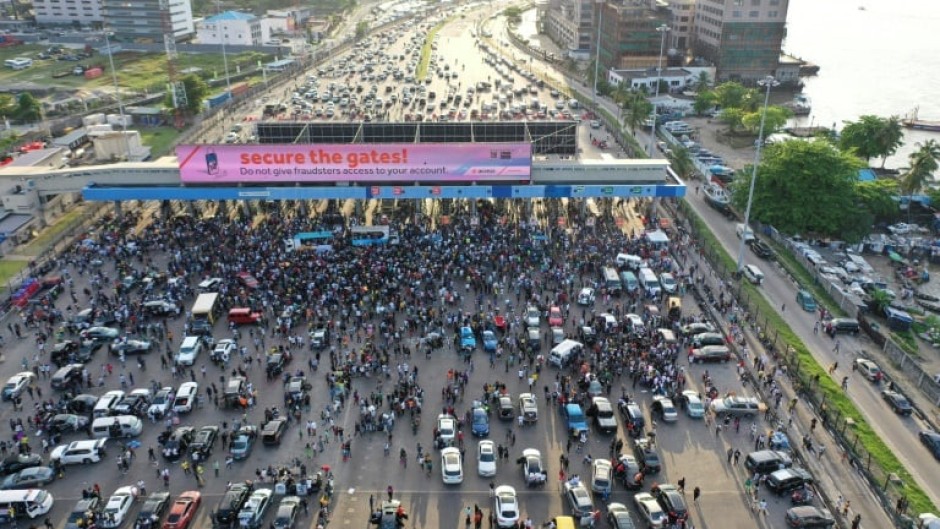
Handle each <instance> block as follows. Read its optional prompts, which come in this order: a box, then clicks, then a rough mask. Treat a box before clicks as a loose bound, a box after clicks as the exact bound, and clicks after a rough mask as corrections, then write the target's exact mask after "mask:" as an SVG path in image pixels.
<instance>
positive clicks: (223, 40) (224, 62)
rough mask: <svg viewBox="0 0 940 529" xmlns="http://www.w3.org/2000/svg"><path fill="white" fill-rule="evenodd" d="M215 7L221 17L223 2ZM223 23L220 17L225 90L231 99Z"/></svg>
mask: <svg viewBox="0 0 940 529" xmlns="http://www.w3.org/2000/svg"><path fill="white" fill-rule="evenodd" d="M215 5H216V11H217V12H218V14H219V15H221V14H222V2H221V0H218V1H216V3H215ZM223 22H224V20H221V17H220V19H219V26H218V28H219V36H220V37H221V38H220V39H219V40H220V41H221V43H222V64H223V65H224V66H225V89H226V90H228V93H229V97H231V94H232V82H231V80H230V79H229V76H228V55H227V54H226V53H225V25H224V24H223Z"/></svg>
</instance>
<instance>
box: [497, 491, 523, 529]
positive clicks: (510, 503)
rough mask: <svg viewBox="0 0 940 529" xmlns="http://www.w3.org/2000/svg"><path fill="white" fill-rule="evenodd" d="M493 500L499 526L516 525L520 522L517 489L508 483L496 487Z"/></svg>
mask: <svg viewBox="0 0 940 529" xmlns="http://www.w3.org/2000/svg"><path fill="white" fill-rule="evenodd" d="M493 502H494V504H495V505H494V510H495V512H496V526H497V527H499V528H507V527H514V526H515V525H516V524H517V523H518V522H519V500H518V499H517V498H516V489H514V488H512V487H510V486H508V485H500V486H499V487H496V489H495V490H494V491H493Z"/></svg>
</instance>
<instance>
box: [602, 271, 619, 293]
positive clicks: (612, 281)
mask: <svg viewBox="0 0 940 529" xmlns="http://www.w3.org/2000/svg"><path fill="white" fill-rule="evenodd" d="M601 273H602V277H603V279H604V286H605V287H607V291H608V292H610V295H612V296H617V295H619V294H620V291H621V290H623V285H622V284H621V283H620V276H618V275H617V271H616V270H615V269H613V268H611V267H609V266H605V267H604V269H603V270H602V271H601Z"/></svg>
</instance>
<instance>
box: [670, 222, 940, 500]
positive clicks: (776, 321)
mask: <svg viewBox="0 0 940 529" xmlns="http://www.w3.org/2000/svg"><path fill="white" fill-rule="evenodd" d="M685 212H686V213H687V215H688V217H689V220H690V222H691V223H692V225H693V226H694V230H695V231H696V232H698V233H699V234H701V239H702V243H703V244H704V245H705V246H706V247H710V248H711V249H712V250H713V251H714V252H716V254H717V256H718V260H719V266H721V265H724V267H725V269H727V270H731V269H733V268H734V266H735V261H734V259H733V258H732V257H731V255H730V254H728V252H727V251H725V249H724V247H723V246H722V245H721V244H720V243H719V242H718V239H717V238H716V237H715V236H714V234H713V233H712V232H711V231H710V230H709V229H708V226H707V225H706V224H705V222H704V221H703V220H702V219H701V217H699V216H698V215H697V214H696V213H695V212H694V211H692V210H691V208H689V207H688V206H685ZM740 284H741V288H742V290H744V292H745V293H746V295H747V297H748V299H749V301H750V302H751V303H752V305H751V307H750V311H751V312H752V313H755V312H756V313H759V314H760V315H761V316H762V317H763V318H765V319H766V321H767V327H768V328H771V329H774V330H776V331H777V336H778V339H779V340H782V341H783V343H785V344H787V345H788V346H789V350H790V352H791V354H793V355H795V359H794V360H795V363H796V364H797V365H798V367H799V369H798V373H797V372H796V371H793V370H791V374H794V375H797V376H798V378H799V381H800V383H801V384H803V385H804V386H806V387H810V385H811V384H812V381H813V380H818V381H819V383H818V384H817V385H815V387H814V389H815V391H816V393H817V394H818V395H819V396H820V397H821V401H822V403H823V405H824V406H825V410H826V411H828V412H830V413H835V414H837V415H838V416H839V417H841V418H842V420H845V418H850V419H852V421H853V422H854V424H853V426H852V427H851V431H852V433H853V434H854V435H855V436H856V437H857V438H858V443H859V445H860V446H861V448H862V450H864V452H867V453H868V454H870V456H871V461H872V465H873V467H877V469H873V470H875V474H876V475H878V474H879V473H880V474H881V475H882V476H886V475H888V474H892V473H893V474H896V475H897V476H898V477H899V478H900V479H901V482H902V483H901V485H900V486H898V487H897V490H898V493H900V494H902V495H904V496H905V497H906V498H907V499H908V500H909V501H910V506H911V511H912V512H937V507H936V506H934V505H933V502H932V501H931V500H930V498H929V497H928V496H927V494H926V493H925V492H924V491H923V490H922V489H921V488H920V487H919V486H918V485H917V482H916V481H915V480H914V478H913V476H911V474H910V472H908V471H907V469H906V468H905V467H904V465H903V464H901V462H900V461H899V460H898V458H897V457H895V455H894V454H893V453H892V452H891V450H890V449H889V448H888V446H887V445H885V443H884V441H883V440H882V439H881V438H880V437H879V436H878V434H877V433H875V431H874V430H872V428H871V425H869V424H868V422H867V421H866V420H865V418H864V416H863V415H862V414H861V412H859V410H858V408H856V407H855V404H854V403H853V402H852V401H851V400H850V399H849V398H848V397H847V396H846V395H845V393H844V392H843V391H842V388H840V387H839V384H838V382H837V381H836V380H835V379H833V378H832V377H830V376H829V375H828V373H827V372H826V370H825V369H824V368H823V366H821V365H819V363H818V362H817V361H816V359H815V357H813V354H812V353H811V352H810V351H809V349H808V348H807V347H806V344H804V343H803V341H802V340H801V339H800V337H799V336H797V334H796V333H795V332H794V331H793V329H791V328H790V326H789V325H788V324H787V323H786V322H785V321H784V320H783V318H782V317H781V316H780V314H779V313H778V312H777V311H776V310H775V307H773V306H771V305H770V303H769V302H768V301H767V299H766V298H764V296H763V295H761V292H760V291H759V289H757V288H756V287H754V285H751V284H750V283H748V282H746V281H742V282H741V283H740ZM863 463H864V462H863Z"/></svg>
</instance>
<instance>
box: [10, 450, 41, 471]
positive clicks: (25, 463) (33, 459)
mask: <svg viewBox="0 0 940 529" xmlns="http://www.w3.org/2000/svg"><path fill="white" fill-rule="evenodd" d="M40 465H42V456H40V455H38V454H15V455H12V456H9V457H7V458H6V459H4V460H3V461H0V475H2V476H6V475H7V474H13V473H15V472H19V471H20V470H23V469H24V468H31V467H38V466H40Z"/></svg>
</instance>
